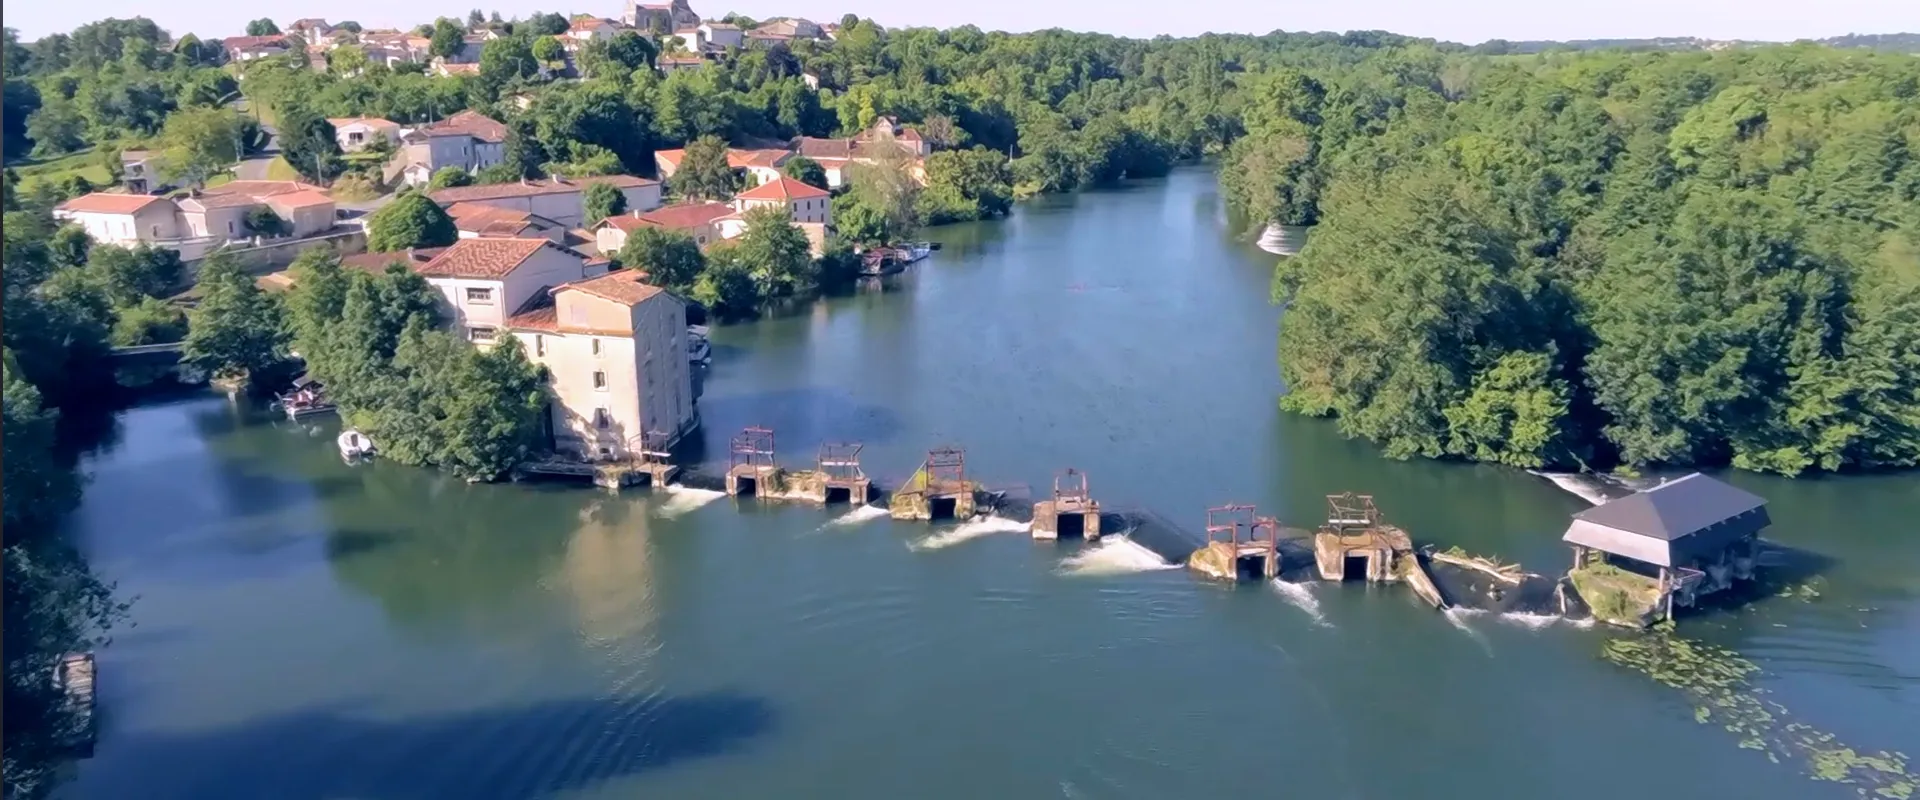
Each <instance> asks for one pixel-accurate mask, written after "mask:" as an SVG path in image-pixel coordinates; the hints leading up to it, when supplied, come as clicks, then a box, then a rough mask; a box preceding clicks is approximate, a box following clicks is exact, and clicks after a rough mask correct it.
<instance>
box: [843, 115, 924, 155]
mask: <svg viewBox="0 0 1920 800" xmlns="http://www.w3.org/2000/svg"><path fill="white" fill-rule="evenodd" d="M857 141H859V142H860V143H862V144H874V145H880V144H886V143H889V142H890V143H893V144H894V145H896V146H898V147H899V148H900V149H901V150H904V151H906V152H907V153H908V154H909V155H912V156H914V157H915V158H925V157H926V156H928V155H929V154H931V153H932V152H933V146H932V144H931V143H929V142H928V141H927V140H926V139H925V138H924V137H922V136H921V135H920V131H918V130H915V129H913V128H911V127H908V126H905V125H901V124H900V120H897V119H895V118H893V117H890V116H885V115H882V116H881V117H879V118H878V119H875V120H874V121H873V125H871V126H869V127H868V128H867V129H866V130H865V131H864V132H862V133H861V134H860V136H859V137H857Z"/></svg>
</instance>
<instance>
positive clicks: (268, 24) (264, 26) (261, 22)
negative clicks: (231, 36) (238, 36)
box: [227, 17, 280, 36]
mask: <svg viewBox="0 0 1920 800" xmlns="http://www.w3.org/2000/svg"><path fill="white" fill-rule="evenodd" d="M227 30H233V29H232V28H228V29H227ZM247 35H248V36H279V35H280V26H278V25H275V24H273V20H271V19H268V18H266V17H261V18H259V19H256V20H254V21H252V22H249V23H247Z"/></svg>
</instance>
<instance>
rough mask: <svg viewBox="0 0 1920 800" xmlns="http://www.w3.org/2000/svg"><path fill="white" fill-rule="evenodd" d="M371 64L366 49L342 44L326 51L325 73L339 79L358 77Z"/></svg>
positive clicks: (355, 45)
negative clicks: (336, 76)
mask: <svg viewBox="0 0 1920 800" xmlns="http://www.w3.org/2000/svg"><path fill="white" fill-rule="evenodd" d="M371 63H372V62H371V61H370V60H368V58H367V51H366V49H365V48H362V47H361V46H359V45H357V44H343V45H340V46H339V47H335V48H333V49H332V50H328V51H327V72H329V73H331V74H333V75H338V76H340V77H353V76H355V75H359V74H360V73H362V72H365V71H366V69H367V67H368V66H369V65H371Z"/></svg>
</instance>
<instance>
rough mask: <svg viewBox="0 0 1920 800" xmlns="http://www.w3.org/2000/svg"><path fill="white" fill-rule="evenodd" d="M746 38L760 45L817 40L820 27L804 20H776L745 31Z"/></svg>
mask: <svg viewBox="0 0 1920 800" xmlns="http://www.w3.org/2000/svg"><path fill="white" fill-rule="evenodd" d="M746 38H747V40H748V41H749V42H757V43H761V44H772V43H775V42H792V41H793V40H795V39H818V38H820V26H819V25H815V24H813V22H811V21H809V20H804V19H797V18H795V19H777V20H773V21H770V22H766V23H763V24H761V25H760V27H758V28H754V29H753V30H750V31H747V35H746Z"/></svg>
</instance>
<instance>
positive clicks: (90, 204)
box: [54, 192, 166, 214]
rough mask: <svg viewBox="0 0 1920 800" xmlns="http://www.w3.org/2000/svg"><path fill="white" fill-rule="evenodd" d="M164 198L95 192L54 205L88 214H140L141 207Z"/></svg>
mask: <svg viewBox="0 0 1920 800" xmlns="http://www.w3.org/2000/svg"><path fill="white" fill-rule="evenodd" d="M164 200H166V198H164V197H156V196H154V195H150V194H118V193H113V192H94V193H93V194H86V195H81V196H79V197H76V198H73V199H72V200H68V201H66V202H64V203H61V204H60V205H57V206H54V209H55V210H57V211H74V212H80V213H86V214H138V213H140V211H141V209H144V208H146V207H147V206H150V205H153V204H154V203H159V202H162V201H164Z"/></svg>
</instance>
